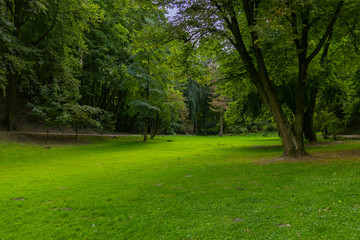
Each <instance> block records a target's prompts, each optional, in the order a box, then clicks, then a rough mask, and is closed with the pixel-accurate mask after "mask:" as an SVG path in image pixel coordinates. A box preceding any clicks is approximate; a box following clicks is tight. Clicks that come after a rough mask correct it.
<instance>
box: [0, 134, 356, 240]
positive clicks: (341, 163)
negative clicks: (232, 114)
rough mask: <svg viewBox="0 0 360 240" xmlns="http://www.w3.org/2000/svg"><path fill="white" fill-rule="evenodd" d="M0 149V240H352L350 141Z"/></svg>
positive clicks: (183, 139) (169, 141) (183, 140)
mask: <svg viewBox="0 0 360 240" xmlns="http://www.w3.org/2000/svg"><path fill="white" fill-rule="evenodd" d="M307 150H308V152H309V153H310V154H311V156H309V157H306V158H303V159H299V160H296V161H293V160H284V159H281V153H282V148H281V143H280V139H279V138H278V137H277V136H275V135H273V136H267V137H262V136H226V137H222V138H220V137H192V136H174V137H171V136H164V137H158V138H156V139H155V140H151V141H150V142H148V143H144V142H142V141H141V138H140V137H121V138H119V139H110V138H109V139H108V140H106V141H94V142H92V143H91V144H68V145H66V144H65V145H52V146H51V147H46V145H39V144H37V145H35V144H24V143H15V142H7V141H0V239H2V240H7V239H47V240H48V239H360V184H359V183H360V161H359V160H360V156H359V153H360V141H358V140H351V141H350V140H349V141H345V140H343V141H340V142H332V141H328V142H322V143H319V144H315V145H311V146H308V147H307Z"/></svg>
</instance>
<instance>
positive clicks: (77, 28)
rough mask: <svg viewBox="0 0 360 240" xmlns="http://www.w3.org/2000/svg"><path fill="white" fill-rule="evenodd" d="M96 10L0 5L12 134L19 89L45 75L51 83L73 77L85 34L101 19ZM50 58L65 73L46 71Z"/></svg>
mask: <svg viewBox="0 0 360 240" xmlns="http://www.w3.org/2000/svg"><path fill="white" fill-rule="evenodd" d="M97 10H98V8H97V6H96V5H94V4H92V2H91V1H87V2H82V1H80V2H79V1H74V0H66V1H57V0H47V1H35V0H29V1H27V0H5V1H1V3H0V13H1V16H0V18H1V27H0V28H1V29H0V30H1V31H4V35H3V36H2V37H1V38H0V47H1V48H2V53H3V54H2V56H1V59H2V62H3V64H2V68H3V69H6V80H7V86H6V110H5V117H4V123H5V125H6V126H7V128H8V129H9V130H10V131H11V130H13V129H15V128H16V124H15V119H14V112H15V103H16V100H17V93H18V90H19V85H20V84H21V83H22V81H25V80H26V81H28V82H31V81H32V80H34V79H36V77H38V76H40V74H44V73H45V74H44V75H45V76H46V78H47V79H46V81H52V78H54V73H55V72H56V73H61V74H64V75H68V76H66V77H69V75H73V74H72V73H71V72H70V71H71V70H73V69H72V68H71V67H70V66H71V65H74V64H75V65H79V64H80V59H81V53H82V51H83V50H84V48H83V46H84V45H83V44H82V43H83V32H84V31H85V30H86V28H87V26H88V24H89V23H91V22H93V21H96V20H97V19H98V17H99V14H98V12H97ZM44 42H46V44H44ZM43 44H44V45H43ZM49 57H50V59H51V60H52V61H55V62H56V63H57V66H60V65H62V66H63V67H64V68H65V69H64V68H63V69H54V68H52V69H51V70H50V71H47V70H49V69H46V68H47V67H49V66H50V65H47V64H46V62H47V60H48V58H49ZM74 60H75V61H74ZM76 61H77V62H76ZM60 62H61V63H62V64H59V63H60ZM42 63H43V64H42ZM38 64H39V66H38V67H36V66H37V65H38ZM57 70H58V71H57ZM62 70H70V71H62ZM38 71H40V74H37V73H39V72H38ZM0 72H1V71H0Z"/></svg>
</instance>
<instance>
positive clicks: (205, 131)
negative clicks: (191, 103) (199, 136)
mask: <svg viewBox="0 0 360 240" xmlns="http://www.w3.org/2000/svg"><path fill="white" fill-rule="evenodd" d="M206 113H207V111H206V110H205V111H204V135H205V136H206V135H207V129H206V120H207V119H206V117H207V116H206V115H207V114H206Z"/></svg>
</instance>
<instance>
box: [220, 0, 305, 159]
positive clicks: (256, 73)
mask: <svg viewBox="0 0 360 240" xmlns="http://www.w3.org/2000/svg"><path fill="white" fill-rule="evenodd" d="M242 2H243V6H244V11H245V14H246V18H247V21H248V25H249V27H250V28H252V27H253V25H254V24H255V16H254V9H257V6H255V5H256V4H258V2H255V5H254V2H249V1H246V0H242ZM228 9H229V11H230V19H228V18H225V19H224V20H225V22H226V24H227V26H228V28H229V30H230V31H231V32H232V34H233V36H234V39H229V40H230V42H231V43H232V44H233V45H234V47H235V48H236V50H237V51H238V52H239V54H240V56H241V59H242V60H243V62H244V64H245V67H246V69H247V70H248V72H249V74H250V78H251V80H252V82H253V83H254V85H255V87H256V88H257V90H258V93H259V95H260V97H261V99H262V101H263V103H264V104H265V106H266V107H267V108H268V109H269V111H270V112H271V114H272V116H273V117H274V120H275V122H276V124H277V128H278V131H279V133H280V136H281V138H282V140H283V144H284V154H283V156H284V157H292V158H293V157H302V156H305V155H306V151H305V148H304V143H303V138H302V132H301V138H297V136H298V135H300V134H298V135H297V134H296V133H294V132H293V130H292V128H291V125H290V124H289V122H288V119H287V117H286V115H285V113H284V111H283V109H282V106H281V103H280V101H279V99H278V97H277V95H276V91H275V89H274V87H273V86H272V83H271V81H270V79H269V76H268V73H267V69H266V66H265V62H264V58H263V55H262V51H261V47H260V46H259V45H258V44H257V42H258V41H259V39H258V36H257V34H256V32H254V31H251V32H250V35H251V40H252V43H253V45H252V47H253V51H254V55H255V59H256V66H257V68H255V65H254V63H253V58H252V57H251V56H250V55H249V52H248V51H247V48H246V46H245V43H244V41H243V37H242V34H241V31H240V28H239V23H238V20H237V18H236V12H235V9H234V7H233V6H232V5H231V3H230V5H229V8H228ZM299 110H300V109H299ZM300 117H301V116H300ZM297 121H298V122H301V124H302V119H301V120H300V121H299V120H297ZM300 131H302V126H301V127H299V126H298V127H297V132H298V133H299V132H300Z"/></svg>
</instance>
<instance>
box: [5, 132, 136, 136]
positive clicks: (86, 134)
mask: <svg viewBox="0 0 360 240" xmlns="http://www.w3.org/2000/svg"><path fill="white" fill-rule="evenodd" d="M0 134H31V135H46V132H8V131H0ZM54 135H56V136H75V133H54V132H49V136H54ZM78 136H96V137H139V136H141V134H126V133H104V134H100V133H98V134H96V133H78Z"/></svg>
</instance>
